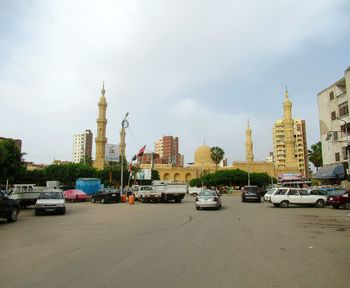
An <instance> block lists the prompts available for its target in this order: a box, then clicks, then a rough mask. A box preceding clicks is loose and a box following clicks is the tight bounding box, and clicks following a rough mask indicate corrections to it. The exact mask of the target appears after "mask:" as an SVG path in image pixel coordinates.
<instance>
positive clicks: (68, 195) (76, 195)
mask: <svg viewBox="0 0 350 288" xmlns="http://www.w3.org/2000/svg"><path fill="white" fill-rule="evenodd" d="M63 194H64V198H65V199H66V200H67V201H72V202H73V201H77V202H78V201H82V202H84V201H86V199H87V198H88V196H87V195H86V193H85V192H84V191H82V190H76V189H71V190H67V191H64V193H63Z"/></svg>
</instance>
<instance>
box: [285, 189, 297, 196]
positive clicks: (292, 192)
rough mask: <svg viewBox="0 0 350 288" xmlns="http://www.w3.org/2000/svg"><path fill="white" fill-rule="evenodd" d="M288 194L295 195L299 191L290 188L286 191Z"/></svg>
mask: <svg viewBox="0 0 350 288" xmlns="http://www.w3.org/2000/svg"><path fill="white" fill-rule="evenodd" d="M288 195H289V196H290V195H292V196H295V195H297V196H299V192H298V190H295V189H290V191H289V192H288Z"/></svg>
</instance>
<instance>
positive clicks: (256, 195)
mask: <svg viewBox="0 0 350 288" xmlns="http://www.w3.org/2000/svg"><path fill="white" fill-rule="evenodd" d="M247 200H254V201H256V202H261V191H260V189H259V188H258V186H244V187H242V202H246V201H247Z"/></svg>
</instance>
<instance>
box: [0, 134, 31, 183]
mask: <svg viewBox="0 0 350 288" xmlns="http://www.w3.org/2000/svg"><path fill="white" fill-rule="evenodd" d="M23 155H24V153H21V152H20V150H19V148H18V147H17V145H16V142H15V141H14V140H12V139H6V140H0V182H2V183H4V182H6V180H9V182H14V181H20V179H21V178H22V177H23V175H24V172H25V170H26V167H25V164H24V160H23Z"/></svg>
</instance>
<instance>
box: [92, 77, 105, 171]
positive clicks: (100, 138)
mask: <svg viewBox="0 0 350 288" xmlns="http://www.w3.org/2000/svg"><path fill="white" fill-rule="evenodd" d="M105 92H106V91H105V85H104V83H103V86H102V90H101V97H100V101H99V102H98V118H97V137H96V138H95V143H96V158H95V161H94V167H95V168H97V169H100V170H102V169H103V168H104V165H105V147H106V143H107V138H106V125H107V119H106V110H107V102H106V98H105Z"/></svg>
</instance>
